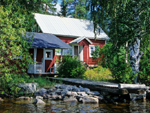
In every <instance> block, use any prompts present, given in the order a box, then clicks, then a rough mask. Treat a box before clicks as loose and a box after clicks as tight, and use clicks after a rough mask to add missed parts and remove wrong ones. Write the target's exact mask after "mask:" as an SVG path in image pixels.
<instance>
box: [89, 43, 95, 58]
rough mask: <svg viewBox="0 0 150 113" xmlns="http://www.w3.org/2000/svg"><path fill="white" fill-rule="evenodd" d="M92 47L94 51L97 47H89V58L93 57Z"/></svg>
mask: <svg viewBox="0 0 150 113" xmlns="http://www.w3.org/2000/svg"><path fill="white" fill-rule="evenodd" d="M91 47H93V51H95V45H89V57H92V52H91Z"/></svg>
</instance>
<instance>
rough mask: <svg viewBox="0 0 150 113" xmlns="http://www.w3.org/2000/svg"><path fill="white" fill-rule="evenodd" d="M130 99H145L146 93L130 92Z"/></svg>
mask: <svg viewBox="0 0 150 113" xmlns="http://www.w3.org/2000/svg"><path fill="white" fill-rule="evenodd" d="M129 95H130V99H131V100H132V101H135V100H140V99H143V100H145V99H146V94H141V95H140V94H134V93H130V94H129Z"/></svg>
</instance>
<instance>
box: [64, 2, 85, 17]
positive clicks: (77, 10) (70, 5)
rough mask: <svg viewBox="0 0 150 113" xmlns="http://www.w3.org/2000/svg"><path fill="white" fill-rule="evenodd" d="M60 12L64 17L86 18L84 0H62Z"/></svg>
mask: <svg viewBox="0 0 150 113" xmlns="http://www.w3.org/2000/svg"><path fill="white" fill-rule="evenodd" d="M61 13H62V15H63V16H64V17H66V16H71V17H73V18H80V19H86V18H87V10H86V0H62V2H61Z"/></svg>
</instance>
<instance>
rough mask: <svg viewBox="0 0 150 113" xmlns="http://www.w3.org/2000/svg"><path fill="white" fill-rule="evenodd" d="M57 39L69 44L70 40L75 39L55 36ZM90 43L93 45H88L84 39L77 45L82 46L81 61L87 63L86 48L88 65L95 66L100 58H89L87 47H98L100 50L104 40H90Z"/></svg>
mask: <svg viewBox="0 0 150 113" xmlns="http://www.w3.org/2000/svg"><path fill="white" fill-rule="evenodd" d="M57 37H58V38H59V39H61V40H62V41H64V42H65V43H70V42H71V41H72V40H74V39H75V38H70V37H61V36H57ZM90 41H91V42H92V43H93V44H89V42H87V40H86V39H84V40H82V41H81V42H80V43H79V45H83V61H84V62H85V63H87V48H88V64H89V65H95V64H97V61H100V58H98V59H96V60H93V59H92V57H89V45H99V47H100V48H102V47H103V46H104V45H105V40H94V39H90Z"/></svg>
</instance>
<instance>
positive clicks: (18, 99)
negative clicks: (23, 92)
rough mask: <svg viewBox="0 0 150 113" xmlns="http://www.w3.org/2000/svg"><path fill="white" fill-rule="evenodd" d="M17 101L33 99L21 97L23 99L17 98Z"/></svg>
mask: <svg viewBox="0 0 150 113" xmlns="http://www.w3.org/2000/svg"><path fill="white" fill-rule="evenodd" d="M17 100H31V98H30V97H24V96H21V97H19V98H17Z"/></svg>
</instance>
